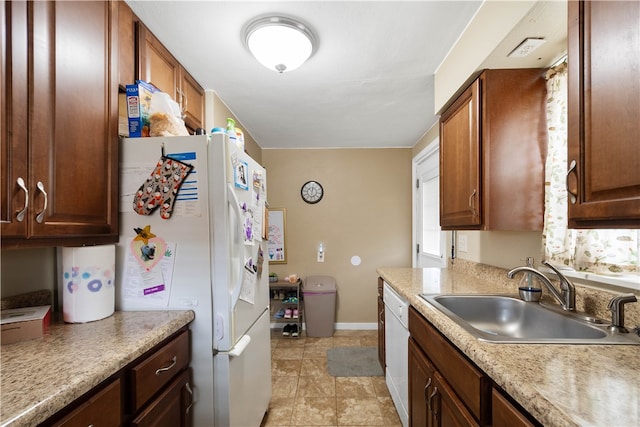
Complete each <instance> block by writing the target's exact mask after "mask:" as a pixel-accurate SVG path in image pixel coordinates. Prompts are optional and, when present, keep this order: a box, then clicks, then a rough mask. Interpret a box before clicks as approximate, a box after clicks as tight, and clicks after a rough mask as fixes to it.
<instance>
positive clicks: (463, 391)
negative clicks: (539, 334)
mask: <svg viewBox="0 0 640 427" xmlns="http://www.w3.org/2000/svg"><path fill="white" fill-rule="evenodd" d="M409 333H410V334H411V337H410V338H409V425H410V426H414V427H418V426H420V427H422V426H427V427H431V426H486V425H493V426H495V427H507V426H509V427H531V426H536V427H539V426H540V425H541V424H540V423H538V422H537V421H536V420H535V419H534V418H533V417H532V416H531V415H530V414H528V413H527V412H526V411H525V410H523V409H522V408H520V406H519V405H518V404H517V403H515V402H512V399H511V398H510V397H508V396H507V395H506V394H505V393H504V392H503V391H502V390H501V389H500V388H499V387H498V386H497V385H495V384H494V383H493V381H492V380H491V379H490V378H489V377H488V376H487V374H485V373H484V372H482V371H481V370H480V369H478V367H476V366H475V365H474V364H473V363H472V362H471V361H470V360H468V359H467V358H466V357H465V356H464V355H463V354H462V353H461V352H460V350H458V349H457V348H456V347H455V346H454V345H453V344H451V343H450V342H449V341H448V340H447V339H446V338H445V337H444V336H443V335H442V334H441V333H440V332H439V331H438V330H437V329H436V328H435V327H434V326H433V325H431V323H429V322H428V321H427V320H426V319H425V318H424V317H423V316H422V315H421V314H420V313H419V312H418V311H416V310H415V309H414V308H413V307H411V308H410V309H409Z"/></svg>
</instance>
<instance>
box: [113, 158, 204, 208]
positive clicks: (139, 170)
mask: <svg viewBox="0 0 640 427" xmlns="http://www.w3.org/2000/svg"><path fill="white" fill-rule="evenodd" d="M168 156H169V157H171V158H175V159H177V160H180V161H184V162H185V163H188V164H190V165H192V166H193V170H192V171H191V173H189V175H188V176H187V179H186V180H185V181H184V182H183V183H182V186H181V187H180V191H178V195H177V197H176V201H175V203H174V205H173V211H172V213H171V216H172V217H194V216H200V215H202V210H201V207H200V200H199V199H200V198H199V197H198V188H199V186H198V178H199V177H198V160H197V159H196V153H194V152H187V153H173V154H169V155H168ZM154 168H155V163H154V162H153V161H150V162H146V163H144V162H141V163H128V164H127V165H126V166H125V165H122V164H121V165H120V212H133V206H132V203H133V199H134V196H135V195H136V192H137V191H138V189H139V188H140V186H141V185H142V184H143V183H145V182H146V180H147V178H148V177H149V175H150V174H151V173H152V172H153V170H154ZM152 215H159V211H158V212H154V213H152Z"/></svg>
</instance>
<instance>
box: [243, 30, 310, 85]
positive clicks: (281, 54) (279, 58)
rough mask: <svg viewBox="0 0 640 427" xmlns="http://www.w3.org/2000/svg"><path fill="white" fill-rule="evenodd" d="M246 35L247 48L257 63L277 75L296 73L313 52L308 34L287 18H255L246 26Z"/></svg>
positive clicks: (307, 31) (308, 31)
mask: <svg viewBox="0 0 640 427" xmlns="http://www.w3.org/2000/svg"><path fill="white" fill-rule="evenodd" d="M245 35H246V38H245V42H246V44H247V47H248V48H249V50H250V51H251V53H252V54H253V56H254V57H255V58H256V59H257V60H258V62H260V63H261V64H262V65H264V66H265V67H267V68H269V69H270V70H274V71H277V72H279V73H283V72H285V71H292V70H295V69H296V68H298V67H299V66H301V65H302V64H304V62H305V61H306V60H307V59H309V57H310V56H311V55H312V54H313V52H314V50H315V39H314V37H313V34H312V33H311V31H310V30H309V29H308V28H307V27H306V26H305V25H303V24H301V23H299V22H297V21H294V20H292V19H289V18H283V17H267V18H261V19H258V20H256V21H254V22H252V23H251V24H250V25H249V26H248V27H247V30H246V31H245Z"/></svg>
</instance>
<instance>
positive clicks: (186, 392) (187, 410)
mask: <svg viewBox="0 0 640 427" xmlns="http://www.w3.org/2000/svg"><path fill="white" fill-rule="evenodd" d="M190 381H191V369H187V370H186V371H183V372H182V374H180V375H179V376H178V377H177V378H176V379H175V380H173V382H171V384H170V385H169V386H168V387H166V388H165V389H164V391H163V392H162V393H161V394H160V395H159V396H158V397H157V398H156V399H155V400H154V401H152V402H151V403H150V404H149V405H147V407H146V408H145V409H144V410H143V411H142V412H141V413H140V415H138V416H137V417H136V418H135V419H134V420H133V421H132V422H131V425H132V426H134V427H151V426H154V427H175V426H189V425H191V407H192V406H193V396H192V390H191V386H190Z"/></svg>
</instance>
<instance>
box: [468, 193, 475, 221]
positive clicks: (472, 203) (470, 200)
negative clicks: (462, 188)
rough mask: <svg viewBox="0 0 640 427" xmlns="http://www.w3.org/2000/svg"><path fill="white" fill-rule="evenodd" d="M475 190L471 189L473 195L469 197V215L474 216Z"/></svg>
mask: <svg viewBox="0 0 640 427" xmlns="http://www.w3.org/2000/svg"><path fill="white" fill-rule="evenodd" d="M475 198H476V189H475V188H474V189H473V193H471V195H470V196H469V209H471V213H472V214H473V215H474V216H475V214H476V203H475V201H476V199H475Z"/></svg>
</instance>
